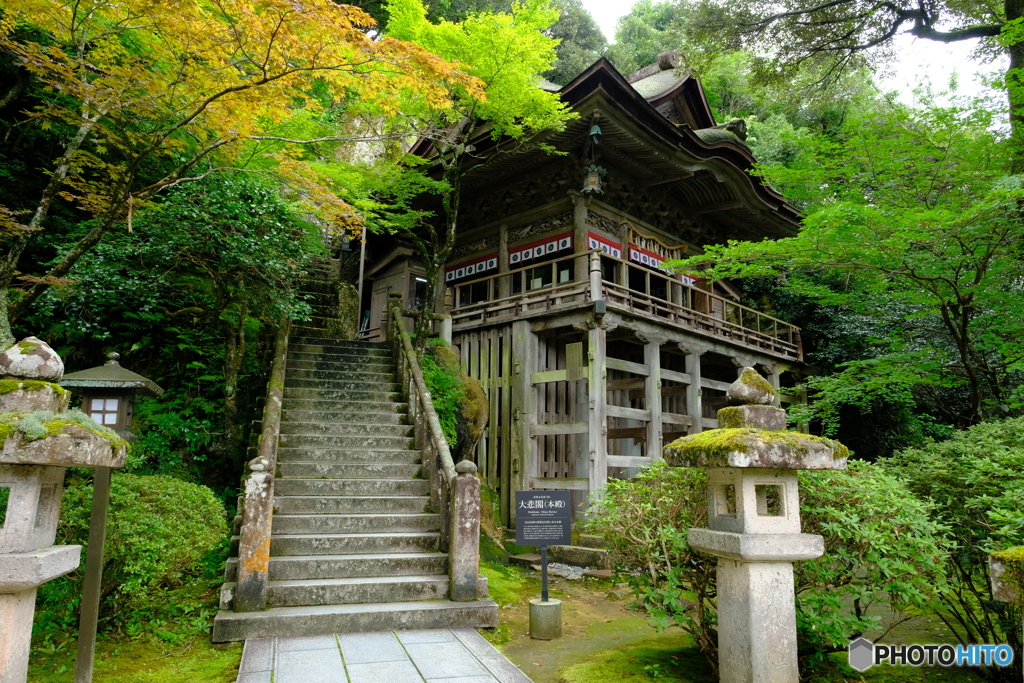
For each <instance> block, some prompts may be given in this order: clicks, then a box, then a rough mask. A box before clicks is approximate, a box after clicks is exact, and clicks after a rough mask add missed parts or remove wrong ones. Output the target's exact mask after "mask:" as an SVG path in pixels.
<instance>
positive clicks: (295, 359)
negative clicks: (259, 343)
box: [288, 347, 395, 372]
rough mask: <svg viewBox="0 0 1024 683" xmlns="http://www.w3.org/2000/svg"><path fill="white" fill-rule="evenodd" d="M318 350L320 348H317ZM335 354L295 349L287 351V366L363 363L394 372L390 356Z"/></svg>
mask: <svg viewBox="0 0 1024 683" xmlns="http://www.w3.org/2000/svg"><path fill="white" fill-rule="evenodd" d="M317 348H320V347H317ZM335 351H336V352H335V353H330V352H326V351H299V350H297V348H296V347H291V348H290V349H289V350H288V364H289V365H290V364H291V363H317V364H318V365H319V366H322V365H323V364H326V363H340V364H343V365H347V364H352V363H365V364H366V365H368V366H371V367H373V368H374V369H377V368H378V367H381V368H383V369H386V370H390V371H391V372H394V371H395V361H394V359H393V358H392V357H391V355H390V354H387V355H383V354H372V355H365V354H363V353H360V352H359V351H354V350H353V351H349V352H347V353H346V352H345V351H344V350H343V349H335Z"/></svg>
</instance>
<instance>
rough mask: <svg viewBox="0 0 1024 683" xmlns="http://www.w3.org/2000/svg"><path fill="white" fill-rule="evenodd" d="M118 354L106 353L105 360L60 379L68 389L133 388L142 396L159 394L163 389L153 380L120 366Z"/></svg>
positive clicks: (62, 384)
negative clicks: (100, 363) (101, 363)
mask: <svg viewBox="0 0 1024 683" xmlns="http://www.w3.org/2000/svg"><path fill="white" fill-rule="evenodd" d="M120 357H121V356H120V354H117V353H108V354H107V359H108V360H107V362H106V363H104V364H103V365H98V366H96V367H95V368H89V369H88V370H80V371H78V372H72V373H68V374H66V375H64V378H63V379H62V380H61V381H60V385H61V386H62V387H66V388H68V389H134V390H135V392H136V393H138V394H140V395H143V396H159V395H160V394H162V393H164V390H163V389H161V388H160V386H159V385H157V383H156V382H154V381H153V380H151V379H149V378H147V377H143V376H142V375H140V374H138V373H136V372H132V371H131V370H127V369H125V368H122V367H121V364H120V363H118V359H120Z"/></svg>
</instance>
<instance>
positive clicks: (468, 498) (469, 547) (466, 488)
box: [448, 460, 480, 602]
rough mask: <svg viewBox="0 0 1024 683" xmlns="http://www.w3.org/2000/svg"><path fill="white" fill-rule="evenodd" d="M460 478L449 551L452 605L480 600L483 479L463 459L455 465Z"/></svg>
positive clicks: (455, 489) (453, 495)
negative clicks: (481, 494)
mask: <svg viewBox="0 0 1024 683" xmlns="http://www.w3.org/2000/svg"><path fill="white" fill-rule="evenodd" d="M455 471H456V472H458V473H459V476H457V477H455V481H453V482H452V492H451V501H452V507H451V514H452V530H451V535H452V536H451V544H450V547H449V551H448V576H449V580H450V582H451V583H450V588H451V594H450V597H451V600H452V602H471V601H473V600H476V599H477V585H476V580H477V574H478V573H479V571H480V480H479V479H477V477H476V465H474V464H473V463H472V462H470V461H469V460H462V461H460V462H458V463H456V465H455Z"/></svg>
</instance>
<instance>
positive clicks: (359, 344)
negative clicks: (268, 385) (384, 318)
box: [291, 335, 391, 352]
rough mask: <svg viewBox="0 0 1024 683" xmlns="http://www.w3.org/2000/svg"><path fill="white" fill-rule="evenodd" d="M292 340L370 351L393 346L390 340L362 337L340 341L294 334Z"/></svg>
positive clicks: (389, 349)
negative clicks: (369, 339)
mask: <svg viewBox="0 0 1024 683" xmlns="http://www.w3.org/2000/svg"><path fill="white" fill-rule="evenodd" d="M291 342H292V343H293V344H333V345H336V346H343V347H345V348H350V349H364V350H370V351H381V350H383V351H388V352H390V351H391V346H390V344H388V342H382V341H381V342H379V341H364V340H362V339H346V340H343V341H339V340H337V339H325V338H323V337H300V336H297V335H292V338H291Z"/></svg>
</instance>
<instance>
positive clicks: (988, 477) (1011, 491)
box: [885, 418, 1024, 680]
mask: <svg viewBox="0 0 1024 683" xmlns="http://www.w3.org/2000/svg"><path fill="white" fill-rule="evenodd" d="M885 467H886V469H887V470H889V471H890V472H892V473H893V474H895V475H896V476H898V477H899V478H900V479H902V480H903V481H904V482H906V485H907V487H908V488H909V489H910V490H911V491H913V492H914V494H915V495H917V496H920V497H923V498H927V499H929V500H931V501H933V502H934V504H935V513H934V515H935V518H936V520H937V521H938V522H940V523H941V524H942V525H943V526H944V527H945V534H944V535H945V536H946V538H947V541H948V543H949V544H950V545H951V547H952V548H953V551H952V553H951V554H950V556H949V560H948V565H947V567H948V569H947V572H946V579H947V582H948V583H947V585H946V587H945V588H944V589H943V590H942V591H940V592H939V593H938V595H937V596H936V597H937V600H936V602H935V604H934V605H933V607H932V610H933V611H934V612H935V613H936V614H938V616H939V617H940V618H941V619H942V621H943V622H944V623H945V624H946V625H947V626H948V627H949V628H950V630H951V631H952V632H953V633H954V634H956V637H957V639H958V640H959V641H960V642H961V643H1009V644H1010V645H1011V646H1012V647H1013V648H1014V652H1018V651H1019V648H1020V646H1021V640H1020V638H1021V632H1020V623H1021V610H1020V607H1019V606H1018V605H1011V604H1008V603H1004V602H998V601H996V600H994V599H993V598H992V592H991V586H990V583H989V576H988V553H989V552H992V551H997V550H1005V549H1007V548H1010V547H1014V546H1019V545H1022V544H1024V513H1022V510H1024V474H1022V473H1024V418H1015V419H1011V420H1006V421H1005V422H989V423H983V424H979V425H975V426H974V427H971V428H970V429H968V430H966V431H962V432H958V433H957V434H955V435H954V436H953V437H952V438H951V439H949V440H947V441H943V442H939V443H930V444H927V445H924V446H921V447H920V448H913V449H908V450H906V451H903V452H902V453H900V454H899V455H898V456H896V457H893V458H891V459H890V460H888V461H886V462H885ZM1014 669H1015V670H1014V671H1012V672H1006V675H1005V680H1018V679H1020V677H1021V662H1020V659H1019V658H1018V659H1017V661H1015V662H1014ZM993 673H995V672H993Z"/></svg>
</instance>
